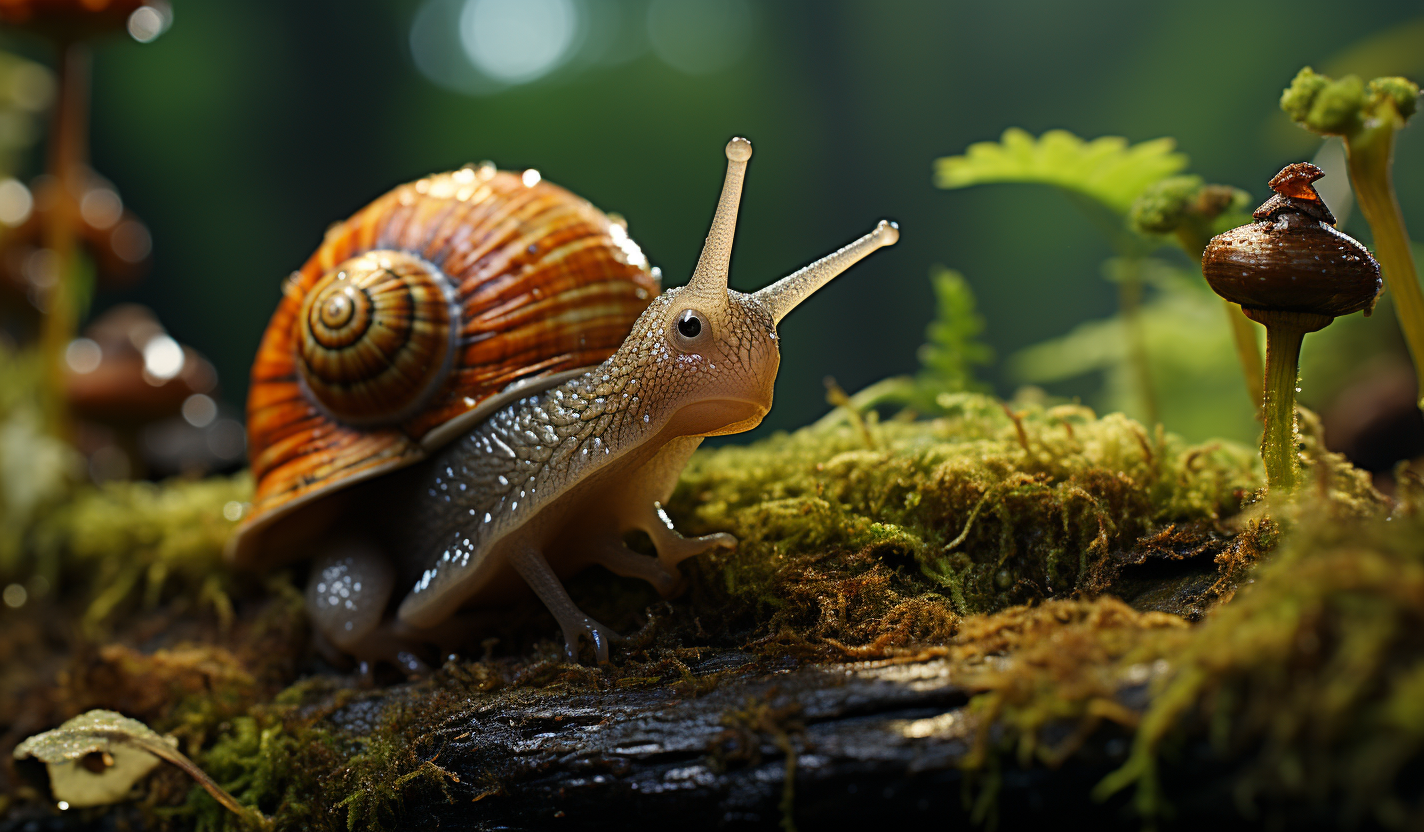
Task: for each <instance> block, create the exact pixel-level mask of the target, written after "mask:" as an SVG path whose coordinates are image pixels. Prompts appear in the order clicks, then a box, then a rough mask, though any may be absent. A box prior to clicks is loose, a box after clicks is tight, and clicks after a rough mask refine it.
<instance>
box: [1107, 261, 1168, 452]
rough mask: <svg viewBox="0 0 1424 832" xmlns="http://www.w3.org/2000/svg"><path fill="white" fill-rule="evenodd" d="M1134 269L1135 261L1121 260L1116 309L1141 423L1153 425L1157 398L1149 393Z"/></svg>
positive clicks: (1148, 362)
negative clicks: (1138, 397)
mask: <svg viewBox="0 0 1424 832" xmlns="http://www.w3.org/2000/svg"><path fill="white" fill-rule="evenodd" d="M1138 265H1139V264H1138V260H1137V258H1135V257H1128V258H1124V268H1123V270H1122V278H1121V280H1120V281H1119V282H1118V295H1117V297H1118V309H1119V310H1120V312H1121V313H1122V322H1123V326H1124V327H1125V328H1126V329H1127V344H1128V360H1129V361H1130V362H1131V363H1132V370H1133V375H1135V376H1136V378H1137V388H1138V393H1139V395H1141V396H1142V411H1143V413H1142V415H1143V421H1145V422H1146V423H1147V424H1149V425H1155V424H1157V420H1158V412H1157V394H1156V392H1155V391H1154V390H1153V389H1152V362H1151V359H1150V358H1149V357H1148V355H1147V335H1146V333H1144V332H1143V330H1142V314H1141V306H1142V278H1141V275H1140V274H1139V269H1138Z"/></svg>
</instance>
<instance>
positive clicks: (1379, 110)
mask: <svg viewBox="0 0 1424 832" xmlns="http://www.w3.org/2000/svg"><path fill="white" fill-rule="evenodd" d="M1418 98H1419V86H1418V85H1417V84H1415V83H1414V82H1412V81H1409V80H1407V79H1404V78H1376V79H1374V80H1373V81H1370V82H1369V84H1364V83H1362V82H1361V81H1360V79H1359V78H1358V77H1356V76H1354V75H1347V76H1345V77H1344V78H1341V79H1339V80H1334V79H1331V78H1329V77H1328V76H1325V75H1320V74H1318V73H1316V72H1315V71H1313V70H1312V69H1311V68H1310V67H1306V68H1305V69H1302V70H1301V71H1300V72H1299V73H1298V74H1297V75H1296V76H1295V79H1294V80H1293V81H1291V85H1290V87H1289V88H1287V89H1286V90H1285V92H1283V93H1282V94H1281V109H1282V110H1284V111H1285V112H1286V114H1287V115H1289V116H1290V117H1291V118H1292V119H1294V120H1295V121H1296V123H1297V124H1299V125H1300V126H1301V127H1303V128H1305V129H1306V130H1310V131H1311V132H1314V133H1320V134H1322V135H1334V136H1341V137H1343V138H1344V140H1345V157H1346V159H1347V161H1348V165H1349V170H1350V183H1351V184H1352V185H1354V188H1355V199H1356V200H1357V201H1358V202H1359V204H1360V213H1361V214H1364V216H1365V220H1366V221H1367V222H1368V223H1369V224H1370V232H1371V233H1372V234H1373V235H1374V245H1375V251H1376V252H1377V253H1378V255H1379V262H1380V267H1381V269H1382V270H1383V272H1384V279H1385V281H1386V282H1387V283H1388V285H1389V290H1390V291H1391V292H1393V293H1394V309H1395V313H1396V314H1397V315H1398V316H1399V326H1400V329H1401V330H1403V332H1404V340H1405V343H1406V344H1407V345H1408V346H1409V354H1410V357H1411V358H1412V359H1413V360H1414V370H1415V376H1416V379H1417V382H1418V395H1419V396H1420V398H1419V399H1418V401H1417V402H1416V404H1417V405H1418V406H1419V407H1420V408H1421V409H1424V291H1422V290H1421V289H1420V286H1419V278H1418V272H1416V271H1415V268H1414V255H1413V252H1412V251H1411V250H1410V245H1409V232H1408V231H1407V230H1406V229H1405V227H1404V215H1403V214H1402V213H1401V212H1400V210H1399V200H1398V199H1397V198H1396V197H1395V193H1394V182H1393V180H1392V178H1391V176H1390V166H1391V164H1392V162H1393V157H1394V134H1395V131H1397V130H1398V129H1399V128H1401V127H1403V126H1404V123H1405V122H1406V121H1407V120H1408V119H1409V117H1410V116H1412V115H1414V112H1415V110H1416V109H1417V107H1418Z"/></svg>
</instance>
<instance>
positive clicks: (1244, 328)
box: [1177, 224, 1265, 418]
mask: <svg viewBox="0 0 1424 832" xmlns="http://www.w3.org/2000/svg"><path fill="white" fill-rule="evenodd" d="M1177 240H1178V241H1179V242H1180V243H1181V245H1182V250H1184V251H1185V252H1186V253H1187V256H1188V257H1190V258H1192V262H1194V263H1196V264H1197V270H1198V271H1200V270H1201V261H1202V252H1203V251H1205V250H1206V246H1207V243H1208V242H1209V239H1207V238H1206V235H1205V234H1202V233H1199V232H1197V231H1196V230H1194V229H1193V228H1191V227H1189V226H1188V225H1187V224H1183V225H1182V226H1181V227H1180V228H1178V229H1177ZM1221 304H1222V306H1223V307H1224V308H1225V309H1226V323H1227V325H1228V326H1230V327H1231V340H1232V341H1233V342H1234V343H1235V345H1236V358H1237V360H1238V361H1240V362H1241V375H1242V377H1243V378H1245V380H1246V395H1248V396H1250V397H1251V404H1253V405H1255V407H1256V416H1257V418H1260V415H1261V385H1262V384H1263V383H1264V378H1265V371H1264V369H1263V368H1262V364H1261V345H1260V343H1259V342H1258V341H1257V340H1256V327H1255V326H1253V325H1252V324H1251V319H1250V318H1247V317H1246V313H1245V312H1242V311H1241V307H1239V306H1237V305H1236V304H1234V303H1232V302H1231V301H1229V300H1227V299H1226V298H1222V299H1221Z"/></svg>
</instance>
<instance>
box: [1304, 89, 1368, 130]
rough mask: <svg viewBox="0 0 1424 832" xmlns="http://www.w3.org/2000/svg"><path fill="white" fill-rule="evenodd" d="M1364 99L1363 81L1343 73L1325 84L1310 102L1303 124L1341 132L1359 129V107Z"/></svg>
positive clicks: (1313, 128) (1313, 127) (1308, 126)
mask: <svg viewBox="0 0 1424 832" xmlns="http://www.w3.org/2000/svg"><path fill="white" fill-rule="evenodd" d="M1364 103H1365V83H1364V82H1363V81H1361V80H1360V76H1358V75H1346V76H1345V77H1344V78H1341V79H1340V80H1338V81H1332V82H1330V83H1329V84H1326V85H1325V87H1324V88H1322V89H1321V90H1320V94H1319V95H1317V96H1315V101H1314V102H1313V103H1312V104H1311V105H1310V113H1309V114H1307V115H1306V117H1305V126H1306V127H1307V128H1309V129H1311V130H1313V131H1315V132H1316V133H1324V134H1326V135H1335V136H1343V135H1346V134H1348V133H1353V132H1355V131H1356V130H1359V129H1360V108H1361V107H1362V106H1363V105H1364Z"/></svg>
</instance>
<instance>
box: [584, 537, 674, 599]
mask: <svg viewBox="0 0 1424 832" xmlns="http://www.w3.org/2000/svg"><path fill="white" fill-rule="evenodd" d="M590 559H591V560H592V561H593V562H594V563H596V564H599V565H600V566H603V567H604V568H606V569H607V570H608V571H609V572H612V573H613V574H615V575H622V576H623V577H625V578H640V579H642V580H645V581H647V582H648V583H650V584H652V585H653V588H654V589H656V590H657V591H658V594H660V595H662V596H663V597H664V598H668V597H670V596H672V595H673V594H674V593H675V592H677V589H678V583H679V580H680V578H681V576H680V575H678V573H677V571H676V570H670V569H668V568H667V567H666V566H664V565H663V563H662V561H660V560H659V559H657V558H650V557H648V556H647V555H641V554H638V553H637V552H635V551H633V550H632V549H629V548H628V547H627V546H626V545H624V543H623V541H621V540H609V541H607V542H606V543H603V544H601V545H599V546H595V547H594V548H593V551H592V552H591V553H590Z"/></svg>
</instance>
